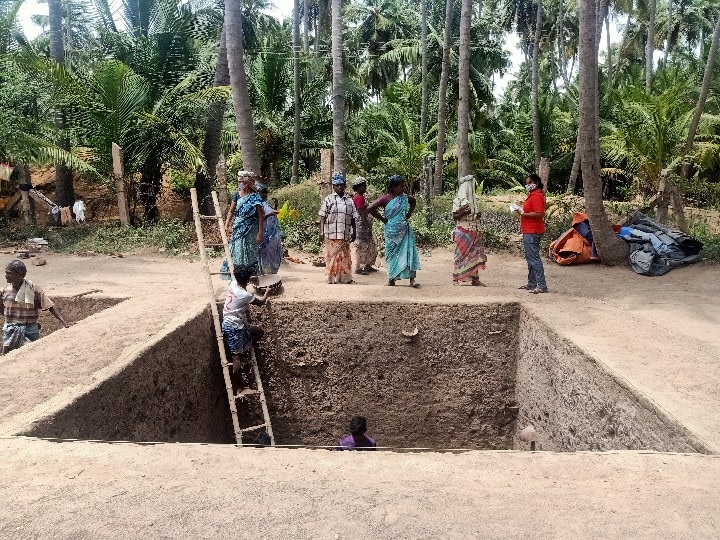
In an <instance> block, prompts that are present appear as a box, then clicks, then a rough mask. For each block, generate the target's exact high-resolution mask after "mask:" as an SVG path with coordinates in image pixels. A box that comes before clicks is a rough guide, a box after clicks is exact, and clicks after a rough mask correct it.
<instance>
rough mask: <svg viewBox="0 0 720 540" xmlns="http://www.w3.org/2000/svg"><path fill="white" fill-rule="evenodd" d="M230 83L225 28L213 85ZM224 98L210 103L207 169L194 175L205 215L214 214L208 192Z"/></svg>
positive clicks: (217, 155)
mask: <svg viewBox="0 0 720 540" xmlns="http://www.w3.org/2000/svg"><path fill="white" fill-rule="evenodd" d="M229 85H230V71H229V70H228V62H227V45H226V34H225V28H223V30H222V32H221V35H220V48H219V51H218V59H217V65H216V66H215V80H214V83H213V86H215V87H216V88H217V87H225V86H229ZM225 105H226V100H224V99H219V100H217V101H213V102H212V103H210V107H209V108H208V116H207V121H206V123H205V137H204V138H203V147H202V151H203V156H204V158H205V163H206V164H207V169H202V168H200V169H198V171H197V173H196V175H195V189H197V191H198V198H199V200H200V209H201V211H202V212H203V213H204V214H205V215H212V214H214V213H215V212H214V208H213V205H212V198H211V197H210V193H211V191H212V185H213V183H214V180H215V170H216V168H217V164H218V161H219V159H220V146H221V134H222V126H223V119H224V116H225Z"/></svg>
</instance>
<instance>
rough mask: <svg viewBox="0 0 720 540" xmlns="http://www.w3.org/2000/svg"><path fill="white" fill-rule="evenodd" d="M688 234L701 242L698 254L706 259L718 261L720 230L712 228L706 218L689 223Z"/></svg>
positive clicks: (719, 257) (719, 256)
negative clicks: (700, 249)
mask: <svg viewBox="0 0 720 540" xmlns="http://www.w3.org/2000/svg"><path fill="white" fill-rule="evenodd" d="M690 235H691V236H692V237H693V238H695V239H697V240H700V241H701V242H702V243H703V249H702V251H701V252H700V256H701V257H702V258H703V259H704V260H707V261H713V262H720V232H718V228H717V227H716V228H714V229H713V228H712V227H711V226H710V224H709V223H708V221H707V220H695V221H693V222H691V223H690Z"/></svg>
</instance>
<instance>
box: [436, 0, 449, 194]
mask: <svg viewBox="0 0 720 540" xmlns="http://www.w3.org/2000/svg"><path fill="white" fill-rule="evenodd" d="M453 8H454V4H453V0H445V43H444V45H443V55H442V69H441V71H440V88H439V89H438V93H439V99H438V102H439V103H438V135H437V149H436V151H435V178H434V179H433V192H434V194H435V195H442V192H443V182H442V181H443V156H444V155H445V128H446V126H445V121H446V120H447V86H448V78H449V77H450V44H451V42H450V40H451V38H452V18H453Z"/></svg>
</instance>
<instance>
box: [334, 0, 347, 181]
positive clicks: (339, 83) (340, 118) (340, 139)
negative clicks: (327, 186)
mask: <svg viewBox="0 0 720 540" xmlns="http://www.w3.org/2000/svg"><path fill="white" fill-rule="evenodd" d="M331 9H332V104H333V155H334V169H335V170H336V171H341V172H345V159H346V146H345V81H344V72H343V36H342V32H343V22H342V21H343V19H342V0H332V3H331Z"/></svg>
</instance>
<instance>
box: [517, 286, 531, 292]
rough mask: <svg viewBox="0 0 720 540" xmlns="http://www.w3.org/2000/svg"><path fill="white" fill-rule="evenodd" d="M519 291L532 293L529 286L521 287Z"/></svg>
mask: <svg viewBox="0 0 720 540" xmlns="http://www.w3.org/2000/svg"><path fill="white" fill-rule="evenodd" d="M518 289H520V290H521V291H532V289H531V288H530V287H528V286H527V285H520V286H519V287H518Z"/></svg>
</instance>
